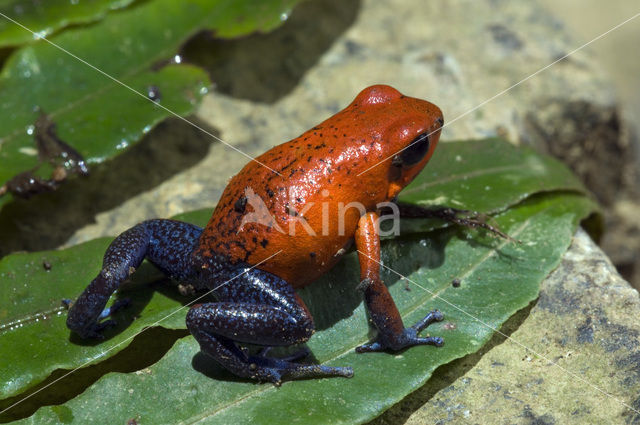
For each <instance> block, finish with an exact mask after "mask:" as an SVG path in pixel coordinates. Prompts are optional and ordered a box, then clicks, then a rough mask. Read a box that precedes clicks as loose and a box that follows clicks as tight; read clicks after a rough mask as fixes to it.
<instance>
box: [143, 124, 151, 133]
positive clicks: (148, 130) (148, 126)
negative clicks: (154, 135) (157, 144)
mask: <svg viewBox="0 0 640 425" xmlns="http://www.w3.org/2000/svg"><path fill="white" fill-rule="evenodd" d="M150 131H151V126H150V125H146V126H145V127H144V128H143V129H142V132H143V133H144V134H147V133H148V132H150Z"/></svg>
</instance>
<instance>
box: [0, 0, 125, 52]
mask: <svg viewBox="0 0 640 425" xmlns="http://www.w3.org/2000/svg"><path fill="white" fill-rule="evenodd" d="M132 1H133V0H83V1H79V0H75V1H73V0H47V1H46V2H40V1H35V0H31V1H24V0H0V13H2V14H3V15H6V16H8V17H9V18H11V19H13V20H15V21H17V22H19V23H20V24H22V25H24V26H25V27H27V28H29V29H30V30H32V31H33V32H35V33H37V34H38V35H39V36H41V37H47V36H49V35H50V34H52V33H53V32H55V31H58V30H60V29H62V28H64V27H66V26H69V25H72V24H86V23H89V22H93V21H97V20H99V19H102V18H103V17H104V16H105V15H106V14H107V13H108V12H109V11H110V10H114V9H119V8H122V7H125V6H128V5H129V4H130V3H131V2H132ZM0 18H1V17H0ZM33 40H34V36H33V35H32V34H31V33H29V32H27V31H25V30H24V29H22V28H21V27H20V26H18V25H16V24H14V23H13V22H11V21H9V20H8V19H5V18H1V19H0V48H2V47H7V46H17V45H20V44H24V43H28V42H30V41H33Z"/></svg>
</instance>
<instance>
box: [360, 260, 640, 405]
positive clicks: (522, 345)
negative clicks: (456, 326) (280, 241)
mask: <svg viewBox="0 0 640 425" xmlns="http://www.w3.org/2000/svg"><path fill="white" fill-rule="evenodd" d="M358 253H359V254H362V255H364V256H365V257H367V258H369V259H371V260H373V261H375V262H376V263H378V264H379V265H381V266H382V267H384V268H385V269H387V270H389V271H391V272H392V273H395V274H397V275H398V276H400V277H401V278H403V279H406V280H407V281H409V282H411V283H413V284H414V285H416V286H417V287H418V288H420V289H422V290H424V291H426V292H428V293H429V294H431V295H432V296H433V297H435V298H438V299H439V300H441V301H444V302H445V303H447V304H449V305H450V306H451V307H453V308H455V309H456V310H458V311H460V312H461V313H464V314H466V315H467V316H469V317H471V318H472V319H473V320H475V321H477V322H480V323H481V324H483V325H484V326H486V327H487V328H489V329H491V330H492V331H494V332H496V333H499V334H500V335H502V336H503V337H505V338H506V339H508V340H509V341H511V342H513V343H515V344H517V345H519V346H520V347H522V348H524V349H525V350H528V351H530V352H532V353H533V354H534V355H536V356H537V357H539V358H541V359H544V360H546V361H547V362H548V363H550V364H551V365H553V366H556V367H558V368H559V369H560V370H562V371H563V372H565V373H566V374H568V375H570V376H572V377H573V378H576V379H578V380H580V381H582V382H583V383H585V384H587V385H588V386H590V387H591V388H593V389H595V390H597V391H598V392H600V393H602V394H604V395H606V396H607V397H609V398H611V399H612V400H615V401H617V402H618V403H620V404H621V405H623V406H624V407H626V408H628V409H630V410H633V411H634V412H635V413H637V414H639V415H640V411H638V410H636V409H635V408H633V407H632V406H630V405H628V404H627V403H625V402H624V401H622V400H620V399H618V398H616V397H614V396H613V395H611V394H609V393H608V392H606V391H604V390H601V389H600V388H598V387H597V386H595V385H594V384H592V383H590V382H589V381H587V380H586V379H584V378H582V377H581V376H579V375H577V374H575V373H573V372H571V371H570V370H568V369H565V368H564V367H562V366H560V365H559V364H558V363H556V362H554V361H552V360H549V359H548V358H547V357H545V356H543V355H542V354H539V353H538V352H536V351H534V350H532V349H531V348H529V347H527V346H526V345H524V344H523V343H521V342H520V341H517V340H515V339H513V338H512V337H510V336H509V335H507V334H505V333H503V332H502V331H500V330H499V329H496V328H494V327H493V326H491V325H489V324H488V323H485V322H484V321H482V320H480V319H478V318H477V317H475V316H473V315H472V314H471V313H467V312H466V311H465V310H463V309H461V308H460V307H458V306H457V305H455V304H453V303H451V302H449V301H447V300H445V299H444V298H442V297H441V296H440V295H438V294H436V293H435V292H432V291H430V290H428V289H427V288H425V287H424V286H422V285H420V284H418V283H416V282H414V281H413V280H411V279H409V278H408V277H407V276H404V275H403V274H401V273H399V272H397V271H395V270H393V269H392V268H390V267H388V266H385V265H384V264H382V263H381V262H380V261H378V260H376V259H375V258H371V257H370V256H368V255H367V254H365V253H364V252H362V251H360V250H358Z"/></svg>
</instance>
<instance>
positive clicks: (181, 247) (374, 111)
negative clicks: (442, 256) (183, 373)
mask: <svg viewBox="0 0 640 425" xmlns="http://www.w3.org/2000/svg"><path fill="white" fill-rule="evenodd" d="M442 125H443V119H442V112H441V111H440V109H439V108H438V107H437V106H435V105H434V104H432V103H429V102H427V101H425V100H421V99H416V98H412V97H407V96H404V95H403V94H401V93H400V92H399V91H397V90H396V89H394V88H392V87H389V86H385V85H375V86H372V87H368V88H366V89H364V90H363V91H362V92H361V93H360V94H358V96H357V97H356V98H355V100H354V101H353V102H352V103H351V104H350V105H349V106H347V107H346V108H345V109H344V110H342V111H340V112H338V113H337V114H335V115H334V116H332V117H330V118H329V119H327V120H326V121H324V122H322V123H320V124H319V125H317V126H316V127H313V128H312V129H310V130H309V131H307V132H305V133H304V134H302V135H301V136H299V137H297V138H295V139H293V140H291V141H289V142H286V143H284V144H281V145H278V146H276V147H274V148H272V149H270V150H269V151H267V152H265V153H264V154H262V155H260V156H259V157H257V158H256V160H255V161H251V162H249V163H248V164H247V165H246V166H245V167H244V168H243V169H242V170H241V171H240V172H239V173H238V174H237V175H236V176H235V177H233V178H232V179H231V181H230V182H229V184H228V185H227V187H226V189H225V190H224V192H223V194H222V197H221V198H220V200H219V202H218V204H217V206H216V208H215V210H214V211H213V215H212V217H211V219H210V221H209V223H208V224H207V226H206V227H205V228H204V229H202V228H200V227H197V226H194V225H192V224H188V223H183V222H179V221H175V220H160V219H156V220H148V221H145V222H142V223H140V224H138V225H136V226H134V227H132V228H131V229H129V230H127V231H125V232H124V233H122V234H121V235H120V236H118V237H117V238H116V239H115V240H114V241H113V242H112V243H111V245H110V246H109V248H108V249H107V252H106V254H105V256H104V262H103V266H102V270H101V271H100V273H99V274H98V276H97V277H96V278H95V279H94V280H93V281H92V282H91V284H90V285H89V286H88V287H87V288H86V289H85V290H84V292H83V293H82V294H81V295H80V297H79V298H78V299H77V301H76V302H75V303H73V304H72V306H71V308H70V310H69V314H68V318H67V326H68V327H69V329H71V330H72V331H74V332H76V333H77V334H79V335H80V336H81V337H84V338H92V337H93V338H95V337H100V336H101V335H102V334H101V330H103V329H104V328H105V326H107V325H108V324H110V323H111V321H106V322H105V321H102V322H101V320H102V319H103V318H106V317H107V316H109V315H110V314H111V313H112V312H113V311H114V309H115V308H117V307H119V305H113V306H111V307H110V308H107V309H105V306H106V303H107V301H108V299H109V297H110V296H111V294H113V292H114V291H115V290H116V289H117V288H118V286H119V285H120V284H121V282H123V281H124V280H126V279H127V278H128V277H129V275H130V274H131V273H132V272H133V271H134V270H135V269H136V268H137V267H138V266H139V265H140V263H141V262H142V261H143V260H144V259H145V258H146V259H147V260H149V261H150V262H151V263H153V264H154V265H156V266H157V267H158V268H159V269H160V270H162V271H163V272H164V273H166V274H167V275H168V276H170V277H171V278H173V279H174V280H177V281H179V282H189V284H190V285H192V286H193V287H194V288H196V289H199V290H205V289H207V290H213V293H214V295H215V297H216V299H217V301H216V302H212V303H206V304H197V305H194V306H193V307H192V308H191V309H190V310H189V312H188V314H187V319H186V321H187V327H188V328H189V330H190V332H191V333H192V334H193V336H194V337H195V338H196V340H197V341H198V342H199V344H200V347H201V350H202V351H203V352H204V353H206V354H208V355H209V356H211V357H213V358H214V359H215V360H216V361H217V362H218V363H220V364H221V365H222V366H224V367H225V368H226V369H228V370H229V371H231V372H232V373H234V374H236V375H238V376H241V377H245V378H251V379H256V380H260V381H271V382H274V383H276V384H278V383H280V382H281V379H282V378H285V377H286V378H305V377H312V376H345V377H350V376H352V375H353V371H352V369H351V368H349V367H329V366H325V365H317V364H305V363H300V362H297V361H296V360H298V359H300V358H301V357H302V355H301V354H298V355H293V356H291V357H288V358H276V357H272V356H268V355H267V351H268V348H269V347H271V346H287V345H292V344H298V343H303V342H305V341H307V340H308V339H309V338H310V337H311V335H312V334H313V333H314V324H313V318H312V317H311V315H310V313H309V310H308V309H307V307H306V306H305V304H304V302H303V301H302V299H301V298H300V297H299V296H298V295H297V294H296V292H295V289H296V288H300V287H303V286H305V285H307V284H310V283H311V282H313V281H314V280H316V279H317V278H318V277H319V276H321V275H322V274H324V273H325V272H327V271H328V270H329V269H330V268H331V267H332V266H333V265H335V264H336V262H338V261H339V259H340V257H341V256H342V255H343V254H344V253H345V252H347V250H348V249H349V248H350V246H351V245H352V244H353V242H354V241H355V248H356V249H357V251H358V256H359V260H360V276H361V283H360V285H359V286H358V288H359V289H360V290H361V291H362V292H363V294H364V300H365V304H366V307H367V309H368V312H369V314H370V318H371V321H372V323H373V325H374V326H375V327H376V329H377V331H378V333H377V337H376V338H375V340H373V341H371V342H370V343H368V344H364V345H362V346H360V347H358V348H357V349H356V351H357V352H360V353H362V352H370V351H387V350H390V351H397V350H402V349H405V348H407V347H411V346H414V345H424V344H426V345H433V346H441V345H442V344H443V340H442V338H440V337H421V336H419V333H420V332H421V331H422V330H423V329H424V328H426V327H427V326H429V324H431V323H432V322H434V321H440V320H442V317H443V316H442V313H440V312H439V311H437V310H436V311H432V312H430V313H428V314H427V315H426V316H425V317H424V318H423V319H422V320H420V321H419V322H418V323H416V324H414V325H413V326H410V327H405V326H404V324H403V322H402V319H401V317H400V314H399V312H398V309H397V308H396V305H395V303H394V301H393V299H392V298H391V295H390V294H389V292H388V290H387V288H386V286H385V285H384V283H383V282H382V280H381V278H380V263H379V261H380V238H379V230H378V226H377V224H378V218H379V214H380V205H383V204H384V203H385V202H386V203H389V202H393V201H394V200H395V199H396V197H397V195H398V193H399V192H400V191H401V190H402V189H403V188H404V187H405V186H406V185H407V184H408V183H409V182H411V181H412V180H413V178H414V177H415V176H416V175H417V174H418V173H419V172H420V171H421V170H422V169H423V167H424V166H425V165H426V164H427V162H428V161H429V159H430V158H431V156H432V154H433V152H434V149H435V148H436V145H437V143H438V139H439V137H440V129H441V128H442ZM378 163H379V164H378ZM376 164H378V165H376ZM371 167H373V168H371ZM361 173H362V174H361ZM256 199H259V202H255V201H256ZM350 203H357V204H358V205H359V206H360V207H359V208H348V209H347V210H346V211H345V210H344V208H343V209H342V210H340V208H341V207H342V206H344V205H347V204H350ZM256 205H261V206H262V208H258V207H256ZM350 205H353V204H350ZM399 211H400V216H402V215H403V210H402V209H400V210H399ZM416 211H417V210H416V207H412V208H410V209H408V210H406V215H407V216H411V217H416V216H428V215H429V213H428V212H427V211H417V212H416ZM340 213H342V215H343V217H342V218H341V219H340V223H338V221H339V220H338V216H339V214H340ZM247 217H248V218H249V219H247ZM454 221H455V220H454ZM246 343H249V344H257V345H262V346H264V347H266V348H265V350H263V351H262V352H260V353H258V354H250V353H249V351H248V350H246V349H245V348H244V347H243V345H242V344H246Z"/></svg>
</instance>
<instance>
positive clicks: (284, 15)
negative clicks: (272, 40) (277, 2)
mask: <svg viewBox="0 0 640 425" xmlns="http://www.w3.org/2000/svg"><path fill="white" fill-rule="evenodd" d="M287 19H289V14H288V13H287V12H283V13H281V14H280V21H282V22H284V21H286V20H287Z"/></svg>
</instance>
